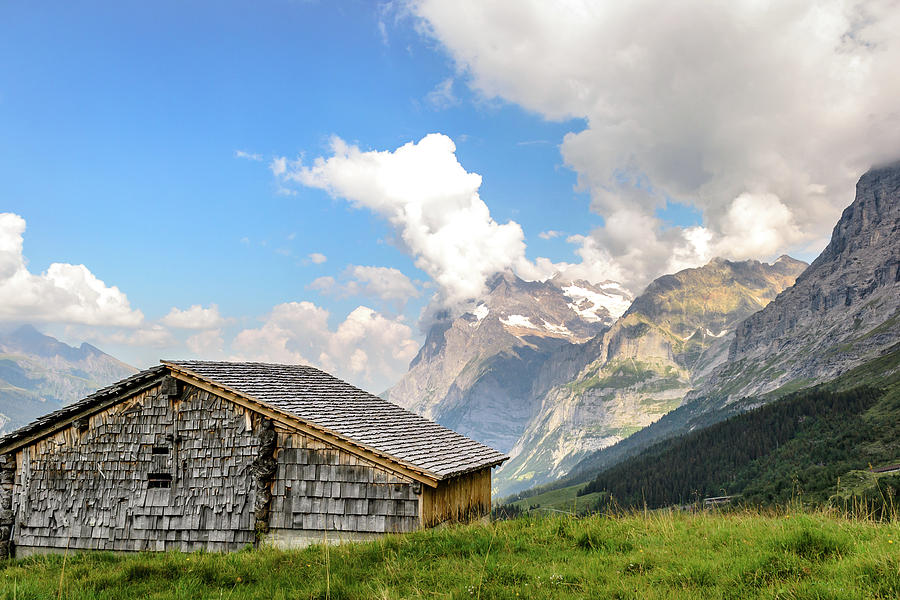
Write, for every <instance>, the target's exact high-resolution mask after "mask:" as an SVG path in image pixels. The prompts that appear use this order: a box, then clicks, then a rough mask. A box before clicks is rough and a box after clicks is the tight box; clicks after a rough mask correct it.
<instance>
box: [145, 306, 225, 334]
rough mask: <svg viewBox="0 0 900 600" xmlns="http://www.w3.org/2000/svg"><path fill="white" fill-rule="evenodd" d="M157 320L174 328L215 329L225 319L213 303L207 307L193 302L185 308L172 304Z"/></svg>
mask: <svg viewBox="0 0 900 600" xmlns="http://www.w3.org/2000/svg"><path fill="white" fill-rule="evenodd" d="M159 322H160V323H162V324H163V325H166V326H168V327H173V328H175V329H216V328H218V327H221V326H222V325H223V324H224V323H225V319H223V318H222V315H220V314H219V307H218V306H217V305H215V304H210V305H209V308H203V307H202V306H201V305H199V304H194V305H192V306H191V307H190V308H188V309H186V310H181V309H179V308H176V307H174V306H173V307H172V310H170V311H169V314H167V315H166V316H164V317H163V318H162V319H160V320H159Z"/></svg>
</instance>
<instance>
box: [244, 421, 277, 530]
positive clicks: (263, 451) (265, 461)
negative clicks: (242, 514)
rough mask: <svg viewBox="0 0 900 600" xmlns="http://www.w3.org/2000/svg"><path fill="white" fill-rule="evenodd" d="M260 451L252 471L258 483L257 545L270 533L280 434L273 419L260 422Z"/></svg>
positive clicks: (256, 507) (256, 500)
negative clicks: (270, 509) (270, 508)
mask: <svg viewBox="0 0 900 600" xmlns="http://www.w3.org/2000/svg"><path fill="white" fill-rule="evenodd" d="M257 437H258V440H259V451H258V452H257V455H256V458H255V459H254V460H253V465H252V467H251V471H252V473H253V477H254V480H255V483H256V499H255V500H254V503H253V511H254V518H255V521H254V529H255V530H256V543H257V544H258V543H259V541H260V540H261V539H262V537H263V536H264V535H265V534H267V533H268V532H269V507H270V506H271V504H272V482H273V480H274V477H275V472H276V470H277V467H278V463H277V462H276V461H275V450H276V448H277V442H278V434H277V433H276V432H275V425H274V424H273V423H272V421H271V419H266V418H261V419H260V421H259V434H258V436H257Z"/></svg>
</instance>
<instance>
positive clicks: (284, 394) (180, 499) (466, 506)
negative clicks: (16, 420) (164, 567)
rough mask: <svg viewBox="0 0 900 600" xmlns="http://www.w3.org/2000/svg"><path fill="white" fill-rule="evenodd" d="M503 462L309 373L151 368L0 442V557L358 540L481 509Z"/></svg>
mask: <svg viewBox="0 0 900 600" xmlns="http://www.w3.org/2000/svg"><path fill="white" fill-rule="evenodd" d="M506 459H507V457H506V456H504V455H503V454H501V453H500V452H498V451H496V450H494V449H492V448H489V447H487V446H485V445H483V444H480V443H478V442H476V441H474V440H471V439H469V438H466V437H464V436H462V435H460V434H458V433H456V432H454V431H451V430H449V429H447V428H445V427H442V426H440V425H438V424H437V423H434V422H432V421H429V420H428V419H425V418H423V417H420V416H418V415H416V414H414V413H411V412H409V411H407V410H404V409H402V408H400V407H399V406H397V405H395V404H393V403H391V402H388V401H386V400H384V399H382V398H379V397H377V396H374V395H372V394H369V393H368V392H365V391H363V390H360V389H358V388H355V387H353V386H351V385H349V384H347V383H345V382H343V381H341V380H339V379H337V378H335V377H332V376H331V375H329V374H327V373H324V372H322V371H320V370H318V369H314V368H312V367H307V366H298V365H272V364H260V363H229V362H203V361H184V362H177V361H171V362H170V361H162V364H160V365H158V366H156V367H153V368H150V369H147V370H146V371H142V372H140V373H138V374H136V375H133V376H132V377H129V378H127V379H124V380H122V381H120V382H118V383H116V384H114V385H111V386H109V387H106V388H104V389H102V390H100V391H98V392H96V393H94V394H92V395H91V396H88V397H87V398H85V399H83V400H81V401H79V402H76V403H74V404H72V405H69V406H67V407H65V408H63V409H61V410H58V411H56V412H54V413H51V414H49V415H47V416H45V417H42V418H41V419H38V420H37V421H35V422H34V423H31V424H29V425H27V426H25V427H23V428H21V429H19V430H17V431H15V432H13V433H10V434H9V435H7V436H5V437H3V438H0V554H4V555H11V554H12V551H13V549H15V553H16V554H17V555H20V556H23V555H27V554H31V553H35V552H52V551H64V550H65V549H66V548H68V549H97V550H115V551H139V550H169V549H178V550H182V551H192V550H198V549H205V550H211V551H227V550H237V549H240V548H242V547H245V546H246V545H248V544H258V543H271V544H275V545H278V546H282V547H290V546H301V545H305V544H308V543H312V542H322V541H323V540H326V539H327V540H331V541H333V540H336V539H343V540H359V539H368V538H371V537H376V536H378V535H382V534H386V533H393V532H407V531H413V530H416V529H420V528H423V527H432V526H434V525H437V524H440V523H446V522H458V521H469V520H473V519H478V518H481V517H482V516H484V515H487V514H489V513H490V509H491V468H492V467H494V466H497V465H499V464H500V463H502V462H503V461H504V460H506Z"/></svg>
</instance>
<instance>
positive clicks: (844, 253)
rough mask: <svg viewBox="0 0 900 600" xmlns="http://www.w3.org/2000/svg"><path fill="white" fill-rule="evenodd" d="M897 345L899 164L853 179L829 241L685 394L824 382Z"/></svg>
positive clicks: (728, 395)
mask: <svg viewBox="0 0 900 600" xmlns="http://www.w3.org/2000/svg"><path fill="white" fill-rule="evenodd" d="M898 341H900V163H895V164H893V165H890V166H887V167H882V168H877V169H872V170H871V171H869V172H868V173H866V174H865V175H863V176H862V178H860V180H859V183H858V184H857V186H856V199H855V200H854V202H853V203H852V204H851V205H850V206H849V207H847V209H846V210H844V212H843V214H842V215H841V218H840V220H839V221H838V223H837V225H836V226H835V228H834V232H833V233H832V237H831V242H830V243H829V244H828V246H827V247H826V248H825V250H824V251H823V252H822V254H821V255H819V257H818V258H816V260H815V261H814V262H813V263H812V265H810V267H809V269H807V270H806V272H804V273H803V275H802V276H800V277H799V278H798V279H797V282H796V284H795V285H794V286H793V287H791V288H790V289H788V290H786V291H785V292H784V293H782V294H781V295H780V296H779V297H778V298H776V299H775V300H774V301H773V302H772V303H771V304H769V305H768V306H767V307H766V308H765V309H764V310H762V311H760V312H758V313H756V314H754V315H752V316H751V317H749V318H748V319H746V320H745V321H744V322H743V323H741V324H740V325H739V326H738V327H737V329H736V331H735V338H734V341H733V342H732V344H731V347H730V348H729V352H728V363H727V364H725V365H723V366H722V367H721V368H720V369H719V370H718V371H717V372H716V373H715V374H714V375H713V376H712V377H711V378H710V380H709V382H708V383H707V385H705V386H703V387H702V388H701V389H699V390H698V391H697V392H696V393H695V394H692V396H695V395H696V396H701V395H702V396H706V397H708V398H722V399H725V400H726V401H727V400H733V399H735V398H739V397H741V396H749V395H757V394H761V393H765V392H769V391H772V390H776V389H778V388H780V387H781V386H784V385H785V384H788V383H790V384H791V385H792V387H803V386H804V385H805V384H812V383H815V382H819V381H823V380H827V379H831V378H833V377H835V376H837V375H839V374H840V373H843V372H844V371H847V370H848V369H850V368H853V367H855V366H857V365H859V364H861V363H863V362H865V361H866V360H868V359H870V358H872V357H875V356H877V355H878V354H879V353H880V352H882V351H883V350H884V349H886V348H887V347H890V346H892V345H893V344H896V343H897V342H898Z"/></svg>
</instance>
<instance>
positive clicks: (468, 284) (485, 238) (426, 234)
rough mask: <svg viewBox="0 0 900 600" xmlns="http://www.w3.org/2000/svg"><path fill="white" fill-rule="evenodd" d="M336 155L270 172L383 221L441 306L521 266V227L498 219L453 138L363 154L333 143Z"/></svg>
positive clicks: (279, 165) (282, 164)
mask: <svg viewBox="0 0 900 600" xmlns="http://www.w3.org/2000/svg"><path fill="white" fill-rule="evenodd" d="M331 150H332V155H331V156H330V157H327V158H323V157H319V158H317V159H315V161H314V162H313V163H312V165H309V166H307V165H305V164H303V163H302V162H301V161H299V160H298V161H294V162H290V161H287V160H286V159H283V158H280V159H276V160H275V162H274V163H273V165H272V171H273V173H275V174H276V176H278V177H280V178H281V179H283V180H285V181H293V182H296V183H300V184H302V185H305V186H308V187H313V188H319V189H322V190H325V191H327V192H328V193H329V194H331V195H332V196H334V197H337V198H344V199H346V200H348V201H350V202H351V203H352V204H353V205H354V206H356V207H358V208H365V209H368V210H371V211H373V212H375V213H376V214H378V215H380V216H382V217H383V218H385V219H386V220H387V221H388V222H389V223H390V224H391V225H392V226H393V227H394V228H395V230H396V232H397V234H398V236H399V238H400V240H402V243H403V244H404V245H405V247H406V249H407V251H408V252H409V253H410V255H411V256H413V257H414V259H415V264H416V266H417V267H418V268H420V269H422V270H423V271H425V272H426V273H427V274H428V275H429V276H430V277H431V278H432V279H433V280H434V281H435V283H437V285H438V288H439V292H438V293H439V295H440V300H441V302H442V303H446V304H455V303H459V302H463V301H465V300H468V299H470V298H473V297H476V296H478V295H480V294H481V293H483V291H484V282H485V280H486V279H487V277H489V276H491V275H493V274H494V273H496V272H498V271H502V270H504V269H506V268H509V267H510V266H511V265H515V264H517V263H519V262H522V261H524V259H525V242H524V234H523V233H522V228H521V227H520V226H519V224H518V223H516V222H514V221H510V222H508V223H505V224H500V223H497V222H496V221H494V219H493V218H492V217H491V214H490V210H489V209H488V207H487V205H486V204H485V203H484V201H483V200H482V199H481V197H480V196H479V195H478V188H479V187H480V186H481V176H480V175H478V174H477V173H469V172H467V171H466V170H465V169H464V168H463V166H462V165H461V164H459V161H458V160H457V158H456V146H455V144H454V143H453V141H452V140H451V139H450V138H449V137H447V136H445V135H441V134H431V135H427V136H425V137H424V138H422V139H421V140H420V141H418V142H410V143H408V144H405V145H403V146H401V147H400V148H397V149H396V150H394V151H363V150H360V149H359V148H358V147H356V146H352V145H349V144H347V143H346V142H344V141H343V140H341V139H340V138H333V139H332V147H331Z"/></svg>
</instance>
